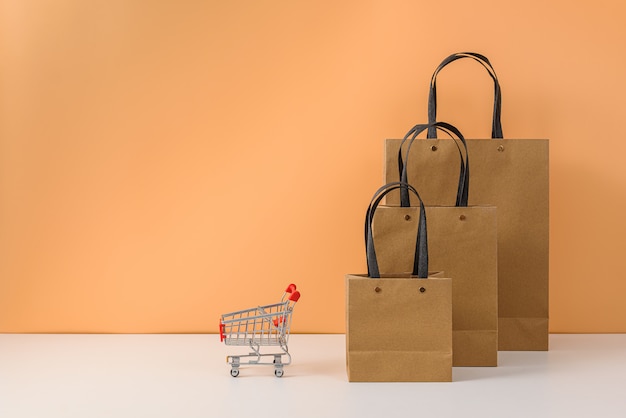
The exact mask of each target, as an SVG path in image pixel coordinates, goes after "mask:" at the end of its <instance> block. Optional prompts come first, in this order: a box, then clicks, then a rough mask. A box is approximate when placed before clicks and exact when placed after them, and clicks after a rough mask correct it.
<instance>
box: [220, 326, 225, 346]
mask: <svg viewBox="0 0 626 418" xmlns="http://www.w3.org/2000/svg"><path fill="white" fill-rule="evenodd" d="M224 337H225V335H224V323H223V322H222V321H220V342H223V341H224Z"/></svg>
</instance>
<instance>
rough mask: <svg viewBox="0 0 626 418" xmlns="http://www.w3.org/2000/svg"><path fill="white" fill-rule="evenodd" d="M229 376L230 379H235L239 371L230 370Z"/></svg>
mask: <svg viewBox="0 0 626 418" xmlns="http://www.w3.org/2000/svg"><path fill="white" fill-rule="evenodd" d="M230 375H231V376H232V377H237V376H239V370H237V369H232V370H231V371H230Z"/></svg>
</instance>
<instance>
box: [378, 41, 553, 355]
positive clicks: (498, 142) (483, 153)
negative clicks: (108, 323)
mask: <svg viewBox="0 0 626 418" xmlns="http://www.w3.org/2000/svg"><path fill="white" fill-rule="evenodd" d="M463 58H470V59H473V60H475V61H477V62H478V63H480V64H481V65H482V66H483V67H485V68H486V69H487V71H488V73H489V75H490V76H491V78H492V79H493V81H494V110H493V122H492V138H491V139H467V140H466V142H467V148H468V154H469V157H470V158H471V160H472V166H471V167H472V171H471V178H472V188H471V190H470V191H469V200H468V204H469V205H470V206H474V205H493V206H495V207H497V211H498V348H499V350H513V351H516V350H547V349H548V280H549V278H548V257H549V223H548V222H549V197H548V193H549V188H548V159H549V155H548V140H547V139H503V134H502V124H501V122H500V114H501V101H502V97H501V90H500V84H499V82H498V78H497V77H496V73H495V71H494V69H493V67H492V66H491V63H490V62H489V60H488V59H487V58H486V57H484V56H482V55H479V54H475V53H469V52H463V53H458V54H453V55H451V56H449V57H448V58H446V59H445V60H444V61H443V62H442V63H441V64H440V65H439V66H438V67H437V69H436V70H435V72H434V74H433V76H432V79H431V84H430V96H429V103H428V110H429V112H428V113H429V115H428V116H429V118H428V119H429V120H428V122H429V123H434V122H435V120H436V115H437V93H436V78H437V75H438V74H439V72H440V71H441V70H442V69H443V68H444V67H445V66H446V65H448V64H450V63H451V62H454V61H456V60H458V59H463ZM461 110H462V109H459V111H461ZM428 131H429V132H428V138H429V139H428V140H426V141H416V142H415V144H414V145H413V147H412V150H411V154H410V155H409V162H408V178H407V181H408V183H409V184H411V185H413V186H414V187H415V188H417V189H418V190H420V193H421V194H422V198H423V199H424V201H425V202H428V204H429V205H433V206H434V205H447V206H451V205H453V204H454V203H453V202H454V200H453V199H452V198H451V195H450V193H449V190H450V189H451V187H454V186H455V178H456V177H457V171H456V170H457V169H458V166H459V165H458V150H457V147H456V145H455V144H454V143H453V141H450V140H447V139H437V134H436V129H435V128H434V127H431V128H429V130H428ZM400 143H401V140H399V139H390V140H387V141H386V145H385V154H386V156H385V178H386V181H387V182H389V181H393V180H396V179H397V178H398V169H399V167H398V151H399V149H400ZM397 202H399V199H398V198H397V197H395V196H390V198H389V199H388V203H391V204H393V203H397Z"/></svg>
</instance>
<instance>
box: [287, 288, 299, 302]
mask: <svg viewBox="0 0 626 418" xmlns="http://www.w3.org/2000/svg"><path fill="white" fill-rule="evenodd" d="M298 299H300V292H298V291H297V290H296V291H295V292H293V293H292V294H291V296H289V300H290V301H292V302H297V301H298Z"/></svg>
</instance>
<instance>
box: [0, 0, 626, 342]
mask: <svg viewBox="0 0 626 418" xmlns="http://www.w3.org/2000/svg"><path fill="white" fill-rule="evenodd" d="M0 4H1V5H2V6H1V7H2V9H0V10H1V13H0V16H1V17H0V18H1V19H2V21H1V22H0V48H1V49H0V53H1V56H0V83H1V84H0V101H1V102H0V106H1V107H0V332H215V331H217V319H218V317H219V314H220V313H224V312H228V311H232V310H236V309H240V308H247V307H251V306H255V305H257V304H262V303H271V302H274V301H276V300H277V299H278V298H279V297H280V295H281V294H282V290H283V288H284V287H285V286H286V284H288V283H289V282H295V283H296V284H298V287H299V289H300V290H301V291H302V295H303V296H302V299H301V301H300V303H299V305H298V307H297V312H296V315H295V316H294V326H293V330H294V331H296V332H343V330H344V274H345V273H353V272H364V271H365V261H364V250H363V243H362V222H363V217H364V211H365V208H366V204H367V202H368V201H369V198H370V197H371V194H372V193H373V191H374V190H375V189H376V188H377V187H378V186H379V185H381V183H382V170H383V168H382V159H383V154H382V151H383V140H384V139H385V138H394V137H401V136H402V135H403V134H404V133H405V132H406V131H407V130H408V128H409V127H411V126H412V125H413V124H415V123H421V122H425V121H426V101H427V87H428V82H429V79H430V75H431V73H432V71H433V70H434V68H435V66H436V65H437V64H438V63H439V62H440V61H441V60H442V59H443V58H444V57H445V56H447V55H448V54H450V53H453V52H458V51H466V50H467V51H476V52H480V53H483V54H485V55H487V56H488V57H489V58H490V59H491V61H492V63H493V64H494V66H495V68H496V70H497V72H498V76H499V78H500V81H501V84H502V89H503V127H504V133H505V137H508V138H546V137H547V138H549V139H550V140H551V142H550V151H551V161H550V175H551V178H550V182H551V183H550V184H551V229H550V233H551V242H550V251H551V265H550V272H551V283H550V292H551V294H550V303H551V305H550V315H551V325H550V328H551V331H552V332H625V331H626V304H625V303H624V295H625V294H626V278H625V277H624V276H625V272H626V257H625V256H624V254H623V252H624V247H625V245H624V242H625V239H624V237H626V217H625V215H624V214H626V164H625V163H624V162H625V161H626V140H624V123H623V122H624V119H625V118H626V101H625V99H624V98H625V97H626V82H625V81H624V74H625V69H626V58H625V57H626V54H624V51H625V48H626V26H625V25H624V22H625V21H626V6H625V3H624V2H623V1H622V0H598V1H594V2H576V1H574V2H572V1H565V0H562V1H546V0H529V1H525V2H503V1H501V0H498V1H495V0H493V1H489V0H476V1H471V2H468V1H465V0H450V1H444V0H441V1H431V2H425V1H421V2H417V1H389V0H386V1H361V0H351V1H309V2H297V1H286V0H280V1H257V0H249V1H245V0H241V1H235V2H229V1H192V0H183V1H164V0H160V1H156V0H114V1H110V0H96V1H89V2H84V1H80V0H31V1H23V0H2V1H1V2H0ZM465 61H467V60H464V61H459V62H457V63H455V64H453V65H451V66H450V67H448V68H447V69H446V70H445V71H444V72H442V73H441V76H440V78H439V84H438V87H439V89H438V90H439V103H440V108H439V117H440V120H445V121H448V122H451V123H453V124H455V125H456V126H458V127H459V128H460V129H461V131H462V132H463V133H464V134H465V136H466V137H469V138H476V137H487V136H488V135H489V132H490V116H491V115H490V108H491V101H492V84H491V83H490V79H489V77H488V76H487V74H486V73H485V72H484V70H483V69H482V67H480V66H479V65H477V64H476V63H473V62H465ZM529 262H532V260H529Z"/></svg>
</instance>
